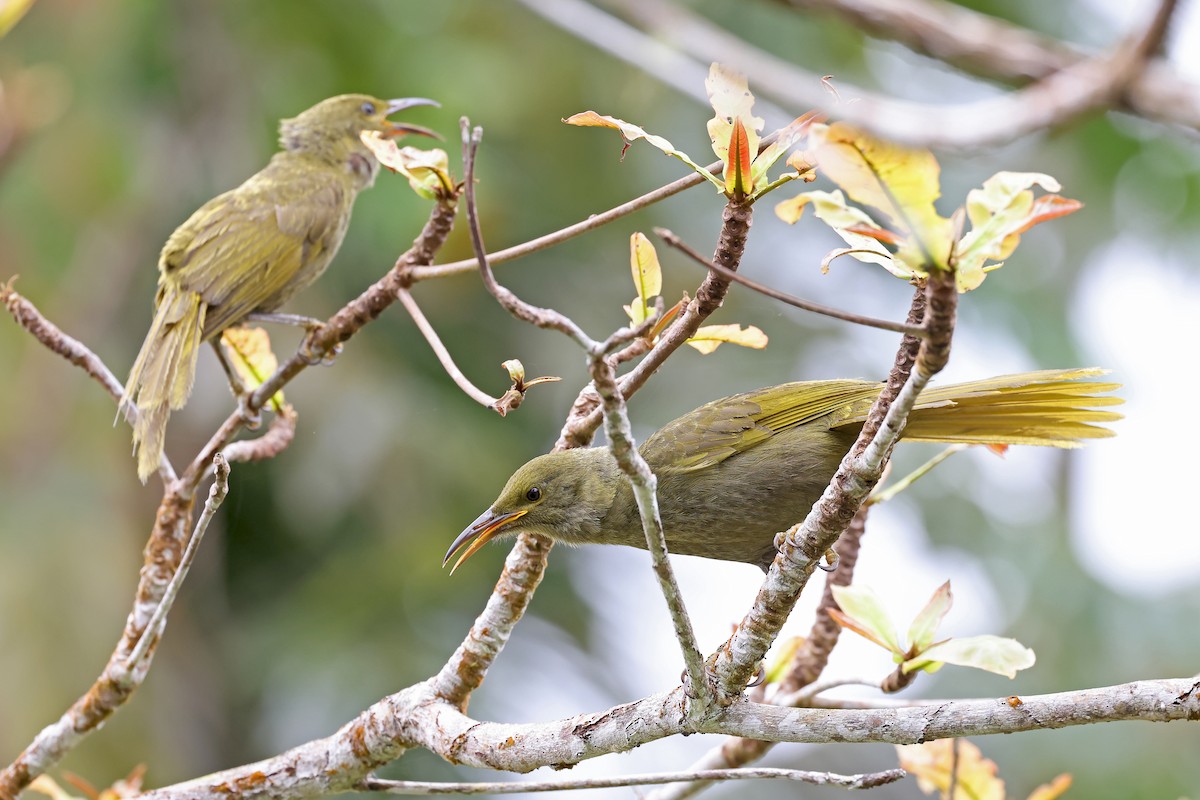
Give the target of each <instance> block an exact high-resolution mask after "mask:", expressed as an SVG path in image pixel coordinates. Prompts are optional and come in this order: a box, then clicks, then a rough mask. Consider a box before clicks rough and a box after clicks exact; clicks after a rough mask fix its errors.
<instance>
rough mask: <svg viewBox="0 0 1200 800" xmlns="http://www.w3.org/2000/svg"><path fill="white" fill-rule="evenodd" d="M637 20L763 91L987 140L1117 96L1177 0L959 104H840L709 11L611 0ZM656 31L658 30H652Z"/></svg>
mask: <svg viewBox="0 0 1200 800" xmlns="http://www.w3.org/2000/svg"><path fill="white" fill-rule="evenodd" d="M606 2H608V3H609V4H610V5H615V6H618V7H619V8H620V9H621V11H622V12H623V13H624V14H625V15H627V16H629V17H631V18H633V19H635V20H637V22H638V23H639V24H640V25H641V26H642V27H644V28H645V29H646V30H647V31H648V32H649V34H650V35H652V36H653V37H655V38H656V39H658V40H660V41H661V40H665V41H669V42H672V43H674V44H675V46H676V47H678V48H680V49H681V50H682V51H683V52H685V53H688V54H689V55H691V56H692V57H693V58H695V59H698V60H704V61H709V60H712V59H714V58H719V59H720V60H721V61H722V63H726V64H728V65H730V66H732V67H734V68H736V69H738V70H739V71H741V72H744V73H746V75H747V76H748V77H749V78H750V81H751V82H752V83H754V84H755V85H756V86H757V87H758V90H759V91H760V92H761V93H763V94H767V95H770V96H772V97H774V98H776V99H777V100H780V101H781V102H783V103H785V104H786V105H789V106H793V107H799V108H812V107H816V108H821V109H823V110H825V111H827V112H831V113H834V112H836V114H837V115H838V117H839V118H840V119H843V120H846V121H848V122H853V123H855V124H857V125H861V126H862V127H864V128H867V129H869V130H871V131H874V132H876V133H877V134H878V135H880V136H882V137H884V138H887V139H892V140H895V141H898V142H903V143H906V144H911V145H920V146H925V147H947V148H959V149H967V148H980V147H990V146H996V145H1001V144H1006V143H1008V142H1010V141H1012V140H1013V139H1016V138H1019V137H1021V136H1025V135H1028V134H1030V133H1033V132H1037V131H1043V130H1046V129H1048V128H1052V127H1055V126H1058V125H1062V124H1064V123H1066V122H1068V121H1070V120H1072V119H1075V118H1076V117H1079V116H1081V115H1083V114H1086V113H1088V112H1090V111H1093V110H1096V109H1100V108H1107V107H1110V106H1113V105H1115V104H1116V103H1118V102H1119V101H1120V99H1121V97H1122V96H1123V95H1124V93H1125V90H1126V87H1127V86H1129V84H1130V82H1131V81H1133V80H1134V79H1135V78H1137V77H1138V76H1139V75H1141V74H1143V71H1144V69H1143V68H1144V67H1145V64H1146V61H1147V60H1148V58H1149V57H1150V55H1152V54H1153V52H1154V51H1155V50H1156V49H1157V48H1158V47H1159V46H1160V45H1161V43H1162V38H1163V36H1164V35H1165V33H1166V31H1167V25H1168V22H1169V20H1170V17H1171V15H1172V13H1173V12H1174V9H1175V5H1176V0H1162V2H1161V4H1160V5H1159V7H1158V9H1157V10H1156V13H1155V14H1154V15H1153V17H1152V19H1151V21H1150V22H1149V23H1148V24H1147V25H1146V26H1144V28H1143V29H1141V30H1140V31H1138V32H1137V33H1135V34H1134V35H1132V36H1130V37H1129V38H1127V39H1126V40H1125V41H1124V42H1123V43H1122V44H1121V45H1120V46H1118V47H1117V48H1116V49H1115V50H1114V52H1113V53H1112V54H1111V55H1097V56H1095V57H1092V58H1088V59H1082V60H1079V61H1076V62H1074V63H1071V64H1069V65H1067V66H1065V67H1064V68H1063V69H1061V70H1058V71H1056V72H1053V73H1050V74H1047V75H1046V76H1045V77H1044V78H1042V79H1040V80H1039V81H1037V82H1036V83H1033V84H1031V85H1029V86H1027V87H1025V88H1022V89H1019V90H1017V91H1013V92H1009V93H1007V94H1004V95H1001V96H999V97H993V98H988V99H984V100H979V101H974V102H969V103H962V104H958V105H929V104H925V103H914V102H908V101H902V100H894V99H892V98H889V97H885V96H883V95H879V94H876V93H872V92H869V91H866V90H864V89H862V88H860V87H854V86H846V85H842V86H841V89H840V94H841V95H842V96H844V97H852V98H854V101H855V102H853V103H846V104H841V105H837V106H836V107H831V103H832V102H836V99H834V100H831V98H830V96H829V94H828V93H827V92H826V91H825V89H824V88H823V83H822V76H820V75H817V74H816V73H811V72H808V71H806V70H802V69H800V68H798V67H796V66H795V65H794V64H792V63H791V62H788V61H785V60H783V59H781V58H778V57H776V56H774V55H771V54H769V53H767V52H765V51H763V50H759V49H757V48H755V47H753V46H752V45H749V44H747V43H746V42H745V41H744V40H743V39H740V38H738V37H737V36H734V35H732V34H730V33H727V32H726V31H724V30H722V29H721V28H719V27H717V26H716V25H715V24H713V23H711V22H709V21H708V20H706V19H704V18H703V17H701V16H699V15H697V14H694V13H692V12H690V11H687V10H685V9H684V8H683V7H682V6H680V5H677V4H675V3H672V2H668V0H606ZM647 38H649V36H647ZM622 58H624V59H625V60H627V61H629V62H630V63H633V64H635V65H637V66H639V67H641V68H642V69H645V70H647V71H649V72H652V73H653V71H654V67H653V65H652V64H649V63H646V62H647V58H646V55H645V50H643V49H638V48H636V47H628V48H626V51H625V52H623V53H622Z"/></svg>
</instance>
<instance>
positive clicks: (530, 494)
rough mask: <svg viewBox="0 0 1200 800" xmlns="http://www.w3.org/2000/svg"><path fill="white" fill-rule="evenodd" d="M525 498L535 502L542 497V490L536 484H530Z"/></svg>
mask: <svg viewBox="0 0 1200 800" xmlns="http://www.w3.org/2000/svg"><path fill="white" fill-rule="evenodd" d="M525 499H526V500H528V501H529V502H531V503H536V502H537V501H538V500H541V499H542V490H541V489H539V488H538V487H536V486H531V487H530V488H529V491H527V492H526V493H525Z"/></svg>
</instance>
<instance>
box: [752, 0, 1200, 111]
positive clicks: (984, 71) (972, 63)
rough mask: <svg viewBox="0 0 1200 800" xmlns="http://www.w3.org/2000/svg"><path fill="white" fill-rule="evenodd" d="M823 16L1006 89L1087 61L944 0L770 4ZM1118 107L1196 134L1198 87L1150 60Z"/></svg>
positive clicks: (1163, 62)
mask: <svg viewBox="0 0 1200 800" xmlns="http://www.w3.org/2000/svg"><path fill="white" fill-rule="evenodd" d="M776 1H777V2H779V3H780V4H783V5H787V6H791V7H792V8H795V9H798V10H803V11H808V10H812V11H823V12H826V13H829V14H832V15H834V16H837V17H840V18H841V19H843V20H845V21H846V22H847V23H849V24H851V25H853V26H854V27H855V28H857V29H858V30H860V31H863V32H865V33H867V34H869V35H871V36H876V37H878V38H880V39H891V40H894V41H897V42H900V43H901V44H903V45H905V46H906V47H908V48H910V49H912V50H914V51H916V52H918V53H922V54H924V55H927V56H931V57H933V58H936V59H938V60H940V61H944V62H945V63H947V64H949V65H951V66H954V67H958V68H959V69H962V70H965V71H967V72H969V73H971V74H974V75H978V76H981V77H984V78H992V79H995V80H999V81H1004V82H1006V83H1015V84H1024V83H1027V82H1029V81H1031V80H1040V79H1042V78H1045V77H1047V76H1049V75H1050V74H1052V73H1055V72H1059V71H1061V70H1063V69H1066V68H1067V67H1069V66H1071V65H1072V64H1075V63H1078V62H1080V61H1083V60H1085V59H1087V58H1088V57H1089V54H1088V53H1085V52H1083V51H1081V50H1079V49H1077V48H1075V47H1074V46H1073V45H1070V44H1067V43H1064V42H1060V41H1058V40H1057V39H1053V38H1051V37H1048V36H1043V35H1041V34H1038V33H1034V32H1033V31H1030V30H1026V29H1025V28H1022V27H1019V26H1017V25H1014V24H1012V23H1010V22H1005V21H1004V20H1002V19H998V18H996V17H992V16H988V15H987V14H983V13H980V12H978V11H974V10H972V9H969V8H966V7H964V6H960V5H958V4H956V3H950V2H946V1H945V0H905V2H903V3H897V2H894V0H776ZM1117 105H1118V107H1119V108H1121V109H1123V110H1125V111H1129V112H1131V113H1134V114H1138V115H1140V116H1143V117H1146V118H1147V119H1151V120H1155V121H1158V122H1166V123H1170V124H1175V125H1182V126H1185V127H1187V128H1190V129H1192V130H1200V85H1197V84H1195V83H1191V82H1189V81H1188V80H1186V79H1185V78H1183V77H1182V76H1180V75H1179V74H1178V73H1177V72H1176V70H1175V68H1174V67H1173V66H1172V65H1171V62H1170V61H1169V60H1167V59H1165V58H1154V59H1151V60H1150V62H1149V63H1148V64H1147V65H1146V67H1145V69H1144V70H1143V71H1142V72H1141V73H1140V74H1138V75H1135V76H1134V77H1133V80H1132V81H1131V82H1130V84H1129V85H1128V86H1127V87H1125V91H1124V93H1123V94H1122V95H1121V97H1120V98H1119V99H1118V101H1117Z"/></svg>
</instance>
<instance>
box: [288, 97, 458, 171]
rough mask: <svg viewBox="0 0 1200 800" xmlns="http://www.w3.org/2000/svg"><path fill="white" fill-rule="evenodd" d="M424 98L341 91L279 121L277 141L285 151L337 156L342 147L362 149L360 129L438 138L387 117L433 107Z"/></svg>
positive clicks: (429, 132) (386, 134) (395, 134)
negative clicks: (394, 97) (414, 109)
mask: <svg viewBox="0 0 1200 800" xmlns="http://www.w3.org/2000/svg"><path fill="white" fill-rule="evenodd" d="M436 105H438V104H437V103H436V102H434V101H433V100H427V99H426V98H424V97H402V98H398V99H395V100H380V99H379V98H378V97H371V96H370V95H366V94H342V95H338V96H337V97H330V98H328V99H326V100H322V101H321V102H319V103H317V104H316V105H315V106H313V107H312V108H310V109H308V110H307V111H303V112H301V113H300V114H298V115H297V116H295V117H292V118H291V119H285V120H283V121H282V122H281V123H280V124H279V143H280V145H281V146H282V147H283V149H284V150H311V151H315V152H318V153H321V154H326V153H328V154H329V155H333V156H337V155H340V153H338V152H336V151H338V150H340V149H342V148H350V149H353V150H355V151H358V150H363V151H365V150H366V148H365V146H364V145H363V144H362V143H361V141H360V139H359V134H361V133H362V132H363V131H379V132H380V133H383V134H384V135H385V136H391V137H400V136H404V135H405V134H409V133H412V134H417V135H418V136H431V137H433V138H435V139H437V138H441V137H439V136H438V135H437V134H436V133H434V132H433V131H431V130H429V129H428V128H423V127H421V126H420V125H412V124H409V123H406V122H394V121H392V120H390V119H388V117H389V116H391V115H392V114H395V113H397V112H399V111H403V110H404V109H406V108H412V107H413V106H436Z"/></svg>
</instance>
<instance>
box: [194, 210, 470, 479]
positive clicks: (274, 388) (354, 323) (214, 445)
mask: <svg viewBox="0 0 1200 800" xmlns="http://www.w3.org/2000/svg"><path fill="white" fill-rule="evenodd" d="M457 201H458V197H457V195H442V196H440V197H439V198H438V201H437V204H436V205H435V206H434V207H433V210H432V211H431V212H430V215H429V219H428V220H427V221H426V223H425V226H424V227H423V228H422V229H421V233H420V235H419V236H417V238H416V240H415V241H414V242H413V244H412V247H410V248H409V249H408V250H407V251H406V252H405V253H404V255H402V256H400V258H398V259H397V260H396V263H395V264H394V265H393V266H392V268H391V269H390V270H389V271H388V272H387V274H385V275H384V276H383V277H382V278H380V279H379V280H377V281H376V282H375V283H373V284H372V285H371V286H370V287H368V288H367V289H366V290H365V291H363V293H362V294H360V295H359V296H358V297H356V298H354V299H353V300H351V301H350V302H349V303H347V304H346V305H345V306H343V307H342V308H341V309H340V310H339V311H338V312H337V313H336V314H334V315H333V316H332V317H330V318H329V319H328V320H326V321H325V323H324V324H323V325H322V326H321V327H320V328H318V329H317V330H316V331H314V332H313V333H312V334H311V335H310V336H309V337H308V339H307V341H305V342H304V344H303V345H301V347H300V348H299V349H298V350H297V352H296V353H295V354H294V355H293V356H292V357H291V358H289V359H288V360H287V361H285V362H284V363H283V364H281V365H280V366H279V368H278V369H277V370H275V374H273V375H272V376H271V377H270V378H268V379H267V380H266V381H265V382H263V384H262V385H260V386H259V387H258V388H257V389H256V390H255V391H254V393H253V394H252V395H250V396H249V397H248V398H246V400H245V402H244V403H243V405H242V407H240V408H239V409H238V410H237V411H234V412H233V413H232V414H230V415H229V417H227V418H226V420H225V421H224V422H223V423H222V424H221V427H220V428H219V429H218V430H217V432H216V433H215V434H213V436H212V437H211V438H210V439H209V441H208V443H207V444H206V445H204V447H203V448H201V450H200V452H199V453H198V454H197V455H196V457H195V458H193V459H192V462H191V463H190V464H189V465H188V467H187V469H185V470H184V472H183V475H182V476H180V480H181V482H182V483H183V484H184V485H185V486H187V487H189V488H193V489H194V488H195V486H196V484H198V483H199V482H200V480H201V478H202V477H203V475H204V473H205V471H206V470H207V469H208V466H209V464H211V463H212V458H213V456H214V455H216V453H217V452H219V451H220V450H222V449H223V448H224V447H225V446H226V445H227V444H229V443H230V442H231V441H232V440H233V437H234V436H236V435H237V434H238V432H239V431H241V430H242V429H243V428H244V427H245V426H246V424H247V422H248V421H249V420H250V419H251V418H253V417H254V415H256V414H257V413H258V411H259V410H261V409H262V408H263V407H264V406H265V405H266V403H267V401H268V400H270V399H271V397H273V396H274V395H275V393H276V392H278V391H279V390H280V389H282V388H283V387H284V386H286V385H287V384H288V383H289V382H290V381H291V380H292V379H293V378H295V377H296V376H297V375H299V374H300V373H301V372H303V371H304V370H305V369H307V368H308V367H309V366H312V365H313V364H315V363H318V362H319V361H320V360H321V359H322V358H326V357H328V356H330V355H333V354H334V353H336V352H337V351H338V349H339V348H340V347H341V345H342V344H343V343H345V342H346V341H347V340H349V339H350V337H352V336H354V334H356V333H358V332H359V331H360V330H362V328H363V327H364V326H366V325H367V324H368V323H370V322H372V321H373V320H375V319H377V318H378V317H379V315H380V314H382V313H383V312H384V310H385V309H387V308H388V306H390V305H391V304H392V303H394V302H395V301H396V299H397V293H398V292H399V291H400V290H401V289H405V288H407V287H408V286H409V284H410V283H411V280H410V278H409V277H408V271H409V270H410V269H412V268H413V267H414V266H417V265H421V264H429V263H432V261H433V258H434V255H435V254H436V253H437V251H438V250H439V249H440V248H441V246H442V245H443V244H444V243H445V241H446V237H447V236H449V235H450V229H451V227H452V226H453V225H454V215H455V211H456V206H457Z"/></svg>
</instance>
